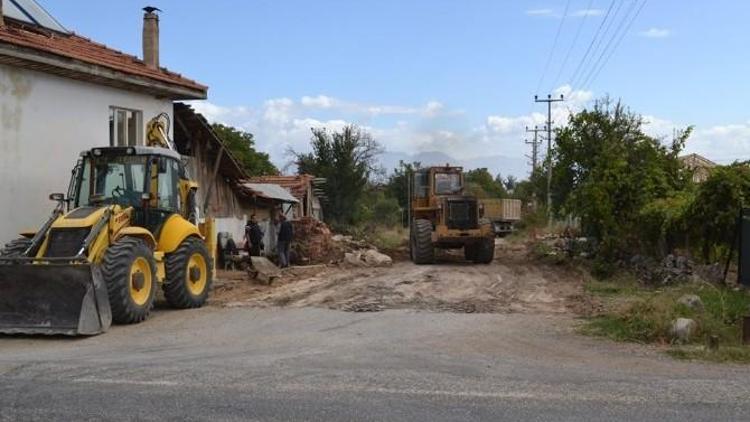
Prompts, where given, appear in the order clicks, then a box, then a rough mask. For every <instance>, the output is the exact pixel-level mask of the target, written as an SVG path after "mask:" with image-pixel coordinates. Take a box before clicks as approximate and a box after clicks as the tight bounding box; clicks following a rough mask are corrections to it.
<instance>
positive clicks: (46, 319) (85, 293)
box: [0, 261, 112, 335]
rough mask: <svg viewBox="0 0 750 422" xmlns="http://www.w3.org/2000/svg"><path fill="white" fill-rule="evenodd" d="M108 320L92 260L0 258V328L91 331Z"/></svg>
mask: <svg viewBox="0 0 750 422" xmlns="http://www.w3.org/2000/svg"><path fill="white" fill-rule="evenodd" d="M111 324H112V311H111V309H110V307H109V299H108V296H107V286H106V285H105V283H104V280H102V276H101V271H100V270H99V268H98V267H97V266H92V265H91V264H87V263H81V264H70V263H66V264H53V263H39V264H31V263H28V262H24V263H20V262H15V261H14V262H7V261H6V262H0V333H3V334H50V335H94V334H99V333H103V332H105V331H107V329H108V328H109V326H110V325H111Z"/></svg>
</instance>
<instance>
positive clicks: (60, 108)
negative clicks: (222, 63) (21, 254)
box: [0, 0, 208, 244]
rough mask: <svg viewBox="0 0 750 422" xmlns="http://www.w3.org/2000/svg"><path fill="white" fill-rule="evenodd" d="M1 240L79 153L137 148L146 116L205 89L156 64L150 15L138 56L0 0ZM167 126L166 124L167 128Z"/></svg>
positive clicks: (38, 206)
mask: <svg viewBox="0 0 750 422" xmlns="http://www.w3.org/2000/svg"><path fill="white" fill-rule="evenodd" d="M0 5H1V7H0V244H2V243H5V242H7V241H9V240H11V239H13V238H15V237H16V233H18V231H20V230H29V229H35V228H37V226H38V225H40V224H42V223H43V222H44V220H45V218H46V216H47V215H48V214H49V213H50V212H51V210H52V207H53V204H52V203H51V202H50V201H49V200H48V196H49V194H50V193H51V192H66V190H67V187H68V182H69V178H70V171H71V169H72V168H73V166H74V165H75V163H76V160H77V158H78V155H79V152H80V151H82V150H85V149H90V148H92V147H95V146H106V145H138V144H142V143H143V140H144V138H145V123H146V122H147V121H148V120H149V119H151V118H153V117H155V116H157V115H158V114H160V113H166V114H167V115H168V116H169V117H170V121H174V119H173V102H174V101H175V100H193V99H205V98H206V96H207V91H208V88H207V87H206V86H204V85H201V84H200V83H197V82H195V81H192V80H190V79H187V78H185V77H183V76H181V75H180V74H177V73H174V72H171V71H169V70H167V69H165V68H162V67H160V66H159V18H158V16H157V15H156V14H155V13H146V14H145V15H144V26H143V50H144V51H143V58H141V59H139V58H137V57H134V56H131V55H128V54H125V53H122V52H119V51H116V50H113V49H111V48H108V47H106V46H105V45H102V44H99V43H97V42H95V41H92V40H90V39H87V38H84V37H81V36H79V35H76V34H74V33H72V32H70V31H68V30H66V29H65V28H64V27H63V26H62V25H60V24H59V23H58V22H57V21H56V20H55V19H54V18H53V17H52V16H50V15H49V14H48V13H47V12H46V11H45V10H44V9H43V8H42V7H41V6H40V5H39V4H38V3H37V2H35V1H34V0H0ZM170 132H171V129H170Z"/></svg>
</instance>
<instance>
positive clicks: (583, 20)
mask: <svg viewBox="0 0 750 422" xmlns="http://www.w3.org/2000/svg"><path fill="white" fill-rule="evenodd" d="M593 4H594V0H589V4H588V6H586V9H585V12H584V15H583V16H582V17H581V23H579V24H578V30H577V31H576V35H575V36H574V37H573V43H571V44H570V48H569V49H568V52H567V53H566V54H565V59H563V62H562V66H560V70H559V71H558V72H557V76H556V77H555V82H553V83H552V88H553V89H554V88H555V86H556V85H557V82H558V81H559V80H560V76H562V73H563V70H565V66H566V65H567V64H568V59H569V58H570V54H571V53H572V52H573V48H575V46H576V44H577V43H578V37H580V36H581V30H582V29H583V24H584V23H585V22H586V17H587V16H588V12H589V11H590V10H591V6H592V5H593Z"/></svg>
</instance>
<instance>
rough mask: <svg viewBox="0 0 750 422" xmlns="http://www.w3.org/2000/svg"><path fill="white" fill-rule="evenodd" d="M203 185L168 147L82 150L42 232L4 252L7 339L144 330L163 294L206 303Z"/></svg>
mask: <svg viewBox="0 0 750 422" xmlns="http://www.w3.org/2000/svg"><path fill="white" fill-rule="evenodd" d="M197 188H198V185H197V183H196V182H194V181H192V180H190V179H189V177H188V175H187V171H186V168H185V165H184V163H183V162H182V160H181V156H180V155H179V154H178V153H177V152H176V151H174V150H172V149H169V148H163V147H150V146H129V147H102V148H93V149H91V150H87V151H84V152H82V153H81V158H80V160H79V161H78V164H77V165H76V166H75V168H74V170H73V175H72V178H71V183H70V187H69V189H68V193H67V194H62V193H55V194H51V195H50V199H51V200H53V201H55V202H56V206H55V207H54V210H53V211H52V213H51V215H50V216H49V218H48V219H47V221H46V222H44V224H42V225H41V227H40V228H39V230H37V231H36V232H35V233H27V234H25V236H23V237H20V238H18V239H16V240H13V241H11V242H10V243H8V244H7V245H6V246H5V248H3V249H2V251H0V333H6V334H8V333H9V334H14V333H23V334H63V335H93V334H99V333H102V332H104V331H106V330H107V329H108V328H109V327H110V325H111V323H112V322H114V323H120V324H131V323H138V322H141V321H143V320H144V319H146V317H147V316H148V315H149V312H150V311H151V309H152V307H153V304H154V298H155V295H156V289H157V288H158V286H161V288H162V290H163V292H164V297H165V299H166V301H167V302H168V303H169V304H170V305H171V306H172V307H175V308H197V307H200V306H202V305H203V304H204V303H205V302H206V300H207V297H208V292H209V289H210V287H211V283H212V280H213V262H214V259H213V258H214V256H213V255H214V254H215V250H216V248H215V245H214V242H215V241H214V239H215V236H214V235H213V234H212V231H213V230H214V229H213V224H212V222H211V220H210V219H207V220H206V222H205V223H204V224H198V222H197V221H195V220H196V219H195V195H196V190H197Z"/></svg>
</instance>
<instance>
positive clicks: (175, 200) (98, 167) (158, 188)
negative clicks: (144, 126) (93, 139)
mask: <svg viewBox="0 0 750 422" xmlns="http://www.w3.org/2000/svg"><path fill="white" fill-rule="evenodd" d="M74 178H75V188H73V189H71V191H72V192H75V195H74V198H73V199H72V202H73V206H74V207H75V208H79V207H87V208H98V207H101V206H106V205H112V204H117V205H120V206H122V207H124V208H127V207H133V209H134V212H133V216H132V218H133V222H132V223H133V224H134V225H137V226H141V227H145V228H147V229H149V230H150V231H151V232H153V233H155V232H156V231H158V229H159V228H160V227H161V225H162V224H163V223H164V221H166V219H167V218H168V217H169V216H171V215H172V214H175V213H181V210H182V209H183V206H182V205H183V204H182V201H181V195H180V193H181V189H180V187H181V183H180V182H181V180H183V179H186V173H185V169H184V165H183V164H182V162H181V161H180V156H179V155H178V154H177V153H175V152H172V151H170V150H166V149H163V148H151V147H114V148H112V147H108V148H94V149H92V150H90V151H84V152H83V153H81V161H80V163H79V165H78V166H77V171H75V175H74Z"/></svg>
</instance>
